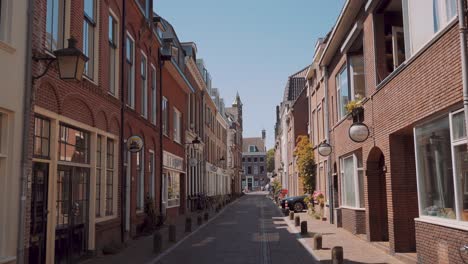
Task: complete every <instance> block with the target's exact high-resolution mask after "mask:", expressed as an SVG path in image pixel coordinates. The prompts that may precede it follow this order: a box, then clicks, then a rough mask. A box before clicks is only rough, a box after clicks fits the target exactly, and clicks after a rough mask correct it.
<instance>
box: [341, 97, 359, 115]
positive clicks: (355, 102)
mask: <svg viewBox="0 0 468 264" xmlns="http://www.w3.org/2000/svg"><path fill="white" fill-rule="evenodd" d="M355 98H356V100H352V101H349V103H348V104H346V106H345V107H346V111H347V112H348V113H351V112H352V111H353V110H354V109H355V108H358V107H362V99H363V98H362V96H361V95H359V94H358V95H356V97H355Z"/></svg>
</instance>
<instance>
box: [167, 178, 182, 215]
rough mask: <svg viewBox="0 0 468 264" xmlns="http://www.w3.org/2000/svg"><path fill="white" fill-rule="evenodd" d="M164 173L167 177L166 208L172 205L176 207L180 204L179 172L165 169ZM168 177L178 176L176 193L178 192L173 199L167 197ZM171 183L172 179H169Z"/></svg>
mask: <svg viewBox="0 0 468 264" xmlns="http://www.w3.org/2000/svg"><path fill="white" fill-rule="evenodd" d="M166 175H167V177H168V180H167V184H166V187H167V188H166V193H167V208H172V207H178V206H180V199H181V197H180V173H178V172H174V171H166ZM169 177H174V178H176V177H179V178H178V179H177V181H178V183H179V186H178V187H179V188H178V190H177V193H178V196H177V198H173V199H170V198H169ZM170 182H171V183H174V181H170Z"/></svg>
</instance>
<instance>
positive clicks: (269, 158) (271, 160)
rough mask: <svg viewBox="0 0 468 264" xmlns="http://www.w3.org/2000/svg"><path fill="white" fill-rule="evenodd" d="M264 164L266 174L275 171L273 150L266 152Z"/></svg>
mask: <svg viewBox="0 0 468 264" xmlns="http://www.w3.org/2000/svg"><path fill="white" fill-rule="evenodd" d="M266 163H267V164H266V169H267V172H273V171H274V170H275V149H270V150H268V152H267V156H266Z"/></svg>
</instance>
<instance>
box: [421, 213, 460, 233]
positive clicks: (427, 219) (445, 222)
mask: <svg viewBox="0 0 468 264" xmlns="http://www.w3.org/2000/svg"><path fill="white" fill-rule="evenodd" d="M414 221H416V222H423V223H428V224H433V225H438V226H443V227H449V228H456V229H460V230H464V231H468V222H466V221H458V220H449V219H446V218H440V217H433V216H426V215H424V216H423V215H421V216H419V217H418V218H415V219H414Z"/></svg>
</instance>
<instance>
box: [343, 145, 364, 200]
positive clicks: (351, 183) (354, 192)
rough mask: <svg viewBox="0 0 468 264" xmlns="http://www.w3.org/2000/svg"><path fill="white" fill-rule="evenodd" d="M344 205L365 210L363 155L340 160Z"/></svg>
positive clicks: (354, 155)
mask: <svg viewBox="0 0 468 264" xmlns="http://www.w3.org/2000/svg"><path fill="white" fill-rule="evenodd" d="M340 168H341V193H342V205H343V206H348V207H354V208H364V170H363V168H362V156H361V154H360V153H359V154H353V155H351V156H348V157H345V158H341V159H340Z"/></svg>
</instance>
